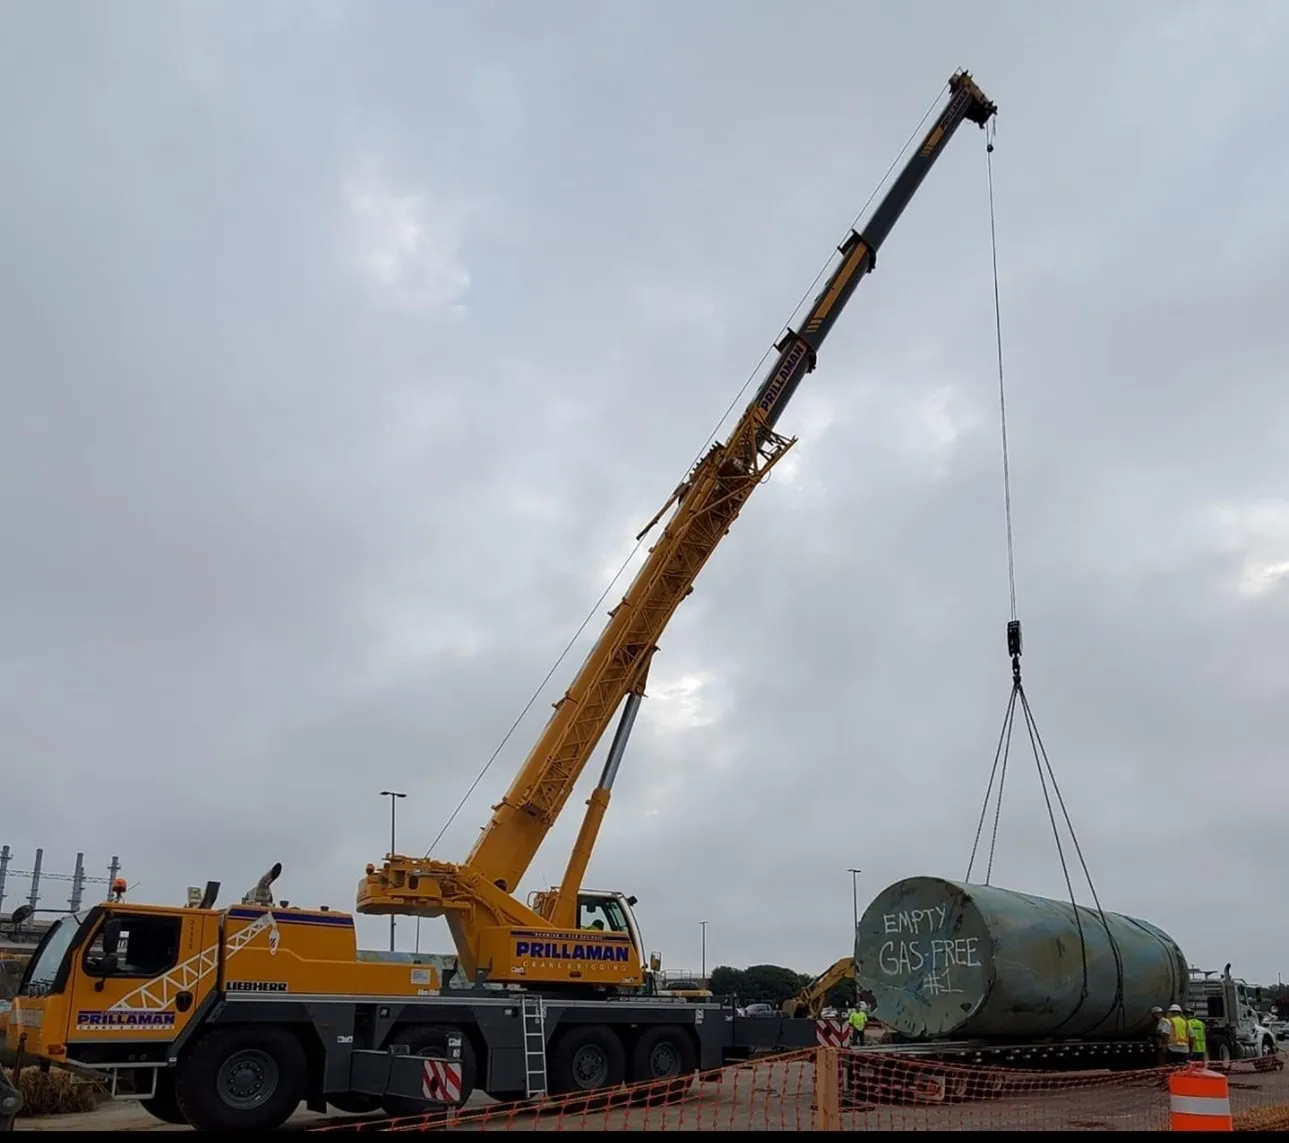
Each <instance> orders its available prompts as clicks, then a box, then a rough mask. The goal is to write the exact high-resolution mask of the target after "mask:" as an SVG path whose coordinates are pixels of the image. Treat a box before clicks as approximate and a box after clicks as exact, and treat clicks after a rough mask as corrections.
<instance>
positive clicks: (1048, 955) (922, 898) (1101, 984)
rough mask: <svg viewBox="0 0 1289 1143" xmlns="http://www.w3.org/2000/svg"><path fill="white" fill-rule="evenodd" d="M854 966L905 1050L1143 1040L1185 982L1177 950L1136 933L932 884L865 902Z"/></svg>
mask: <svg viewBox="0 0 1289 1143" xmlns="http://www.w3.org/2000/svg"><path fill="white" fill-rule="evenodd" d="M1103 916H1104V919H1103ZM1080 930H1081V931H1080ZM855 964H856V968H857V970H858V978H859V981H860V984H861V986H862V987H864V988H867V989H869V990H871V991H872V993H873V994H874V996H875V997H876V998H877V1004H876V1008H875V1011H874V1014H875V1015H876V1016H877V1017H878V1018H879V1019H880V1020H882V1021H883V1022H884V1023H885V1024H888V1025H889V1026H890V1027H892V1028H894V1029H895V1030H896V1031H898V1032H900V1033H902V1034H903V1035H904V1036H906V1037H909V1038H913V1039H931V1038H934V1039H951V1040H1010V1041H1026V1040H1043V1039H1061V1040H1067V1039H1102V1040H1114V1039H1128V1038H1133V1037H1137V1036H1143V1035H1149V1034H1150V1032H1151V1030H1152V1028H1153V1026H1154V1023H1155V1019H1156V1018H1154V1017H1152V1016H1151V1014H1150V1010H1151V1008H1153V1007H1155V1006H1156V1005H1158V1006H1160V1007H1163V1008H1167V1007H1168V1005H1169V1004H1174V1003H1180V1002H1181V999H1182V996H1183V993H1184V988H1185V981H1186V979H1187V968H1186V958H1185V957H1184V956H1183V955H1182V950H1181V949H1180V948H1178V947H1177V944H1176V942H1175V941H1174V940H1173V939H1172V938H1171V937H1170V936H1169V935H1168V934H1167V933H1165V932H1162V931H1161V930H1160V929H1157V928H1155V926H1154V925H1151V924H1148V923H1147V922H1145V921H1139V920H1137V919H1136V918H1134V917H1125V916H1122V915H1120V914H1119V913H1105V914H1104V915H1102V914H1099V913H1098V912H1097V911H1096V910H1095V909H1090V908H1087V907H1085V906H1082V905H1080V906H1079V907H1078V910H1077V913H1076V911H1075V908H1074V907H1073V906H1071V905H1070V904H1068V903H1067V902H1063V901H1053V900H1049V899H1048V898H1046V897H1031V896H1029V895H1028V894H1025V893H1015V892H1012V891H1011V890H1010V889H998V888H995V887H993V886H989V885H968V884H964V883H960V882H956V881H946V880H943V879H942V878H939V877H910V878H907V879H906V880H904V881H897V882H896V883H895V884H894V885H891V886H890V887H889V888H887V889H885V890H883V891H882V892H881V893H879V894H878V895H877V897H876V898H875V899H874V901H873V903H872V904H871V905H869V906H868V908H867V909H866V910H865V912H864V916H863V917H862V918H861V919H860V922H859V929H858V931H857V932H856V934H855Z"/></svg>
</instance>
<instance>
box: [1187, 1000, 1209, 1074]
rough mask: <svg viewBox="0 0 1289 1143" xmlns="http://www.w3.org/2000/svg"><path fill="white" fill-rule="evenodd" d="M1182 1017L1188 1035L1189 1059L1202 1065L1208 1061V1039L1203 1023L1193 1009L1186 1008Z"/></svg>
mask: <svg viewBox="0 0 1289 1143" xmlns="http://www.w3.org/2000/svg"><path fill="white" fill-rule="evenodd" d="M1183 1015H1185V1017H1186V1030H1187V1031H1188V1032H1189V1033H1190V1041H1191V1059H1192V1060H1198V1061H1199V1062H1200V1063H1204V1062H1205V1061H1206V1060H1207V1059H1208V1038H1207V1035H1206V1032H1207V1029H1206V1028H1205V1027H1204V1021H1203V1020H1201V1019H1200V1018H1199V1017H1198V1016H1197V1015H1196V1014H1195V1010H1194V1009H1193V1008H1187V1009H1186V1011H1185V1013H1183Z"/></svg>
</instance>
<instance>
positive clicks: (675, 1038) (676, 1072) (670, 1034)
mask: <svg viewBox="0 0 1289 1143" xmlns="http://www.w3.org/2000/svg"><path fill="white" fill-rule="evenodd" d="M697 1070H698V1053H697V1052H696V1051H695V1050H694V1045H693V1043H692V1042H691V1040H690V1038H689V1036H688V1035H687V1034H686V1032H685V1030H684V1029H683V1028H678V1027H675V1026H674V1025H664V1026H663V1027H661V1028H649V1029H646V1030H645V1031H644V1032H643V1033H642V1034H641V1036H640V1039H638V1040H637V1041H636V1046H635V1050H634V1051H632V1053H631V1070H630V1072H629V1073H628V1074H629V1075H630V1077H631V1082H632V1083H646V1082H648V1081H649V1080H661V1079H671V1078H673V1077H676V1078H679V1077H681V1076H684V1077H689V1076H692V1075H693V1073H694V1072H695V1071H697Z"/></svg>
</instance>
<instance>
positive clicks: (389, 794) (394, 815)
mask: <svg viewBox="0 0 1289 1143" xmlns="http://www.w3.org/2000/svg"><path fill="white" fill-rule="evenodd" d="M380 796H381V797H382V798H388V799H389V855H390V857H393V856H394V854H395V853H397V852H398V850H397V848H396V845H395V837H396V830H397V827H398V799H399V798H405V797H407V795H406V794H401V793H399V792H398V791H397V790H381V792H380ZM389 951H390V952H393V951H394V914H393V913H390V915H389Z"/></svg>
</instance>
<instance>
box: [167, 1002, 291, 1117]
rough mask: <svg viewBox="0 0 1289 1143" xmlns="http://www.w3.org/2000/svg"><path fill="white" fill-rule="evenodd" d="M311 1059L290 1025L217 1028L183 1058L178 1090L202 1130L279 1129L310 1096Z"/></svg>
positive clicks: (185, 1108)
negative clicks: (288, 1027) (306, 1089)
mask: <svg viewBox="0 0 1289 1143" xmlns="http://www.w3.org/2000/svg"><path fill="white" fill-rule="evenodd" d="M307 1069H308V1061H307V1060H306V1058H305V1054H304V1048H303V1047H302V1046H301V1044H300V1041H299V1040H297V1039H296V1037H295V1036H294V1035H293V1034H292V1033H291V1032H289V1031H288V1030H287V1029H285V1028H279V1027H276V1026H274V1025H271V1024H265V1025H255V1024H247V1025H242V1026H241V1027H234V1028H216V1029H214V1030H213V1031H211V1032H208V1033H207V1034H206V1035H204V1036H202V1037H201V1039H199V1040H198V1041H197V1042H196V1043H195V1044H193V1046H192V1047H191V1048H190V1049H189V1050H188V1052H187V1054H186V1055H185V1056H184V1058H183V1060H181V1061H180V1064H179V1071H178V1074H177V1076H176V1077H175V1094H176V1096H177V1097H178V1102H179V1109H180V1110H181V1111H182V1112H183V1114H184V1118H185V1119H186V1120H187V1121H188V1122H189V1123H190V1124H192V1126H193V1127H195V1128H196V1129H197V1130H198V1131H276V1130H277V1129H278V1128H279V1127H281V1126H282V1124H284V1123H285V1122H286V1121H287V1120H288V1119H290V1118H291V1116H292V1115H293V1114H294V1113H295V1109H296V1108H297V1107H299V1106H300V1100H302V1099H303V1098H304V1093H305V1087H306V1084H307V1079H308V1077H307Z"/></svg>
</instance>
